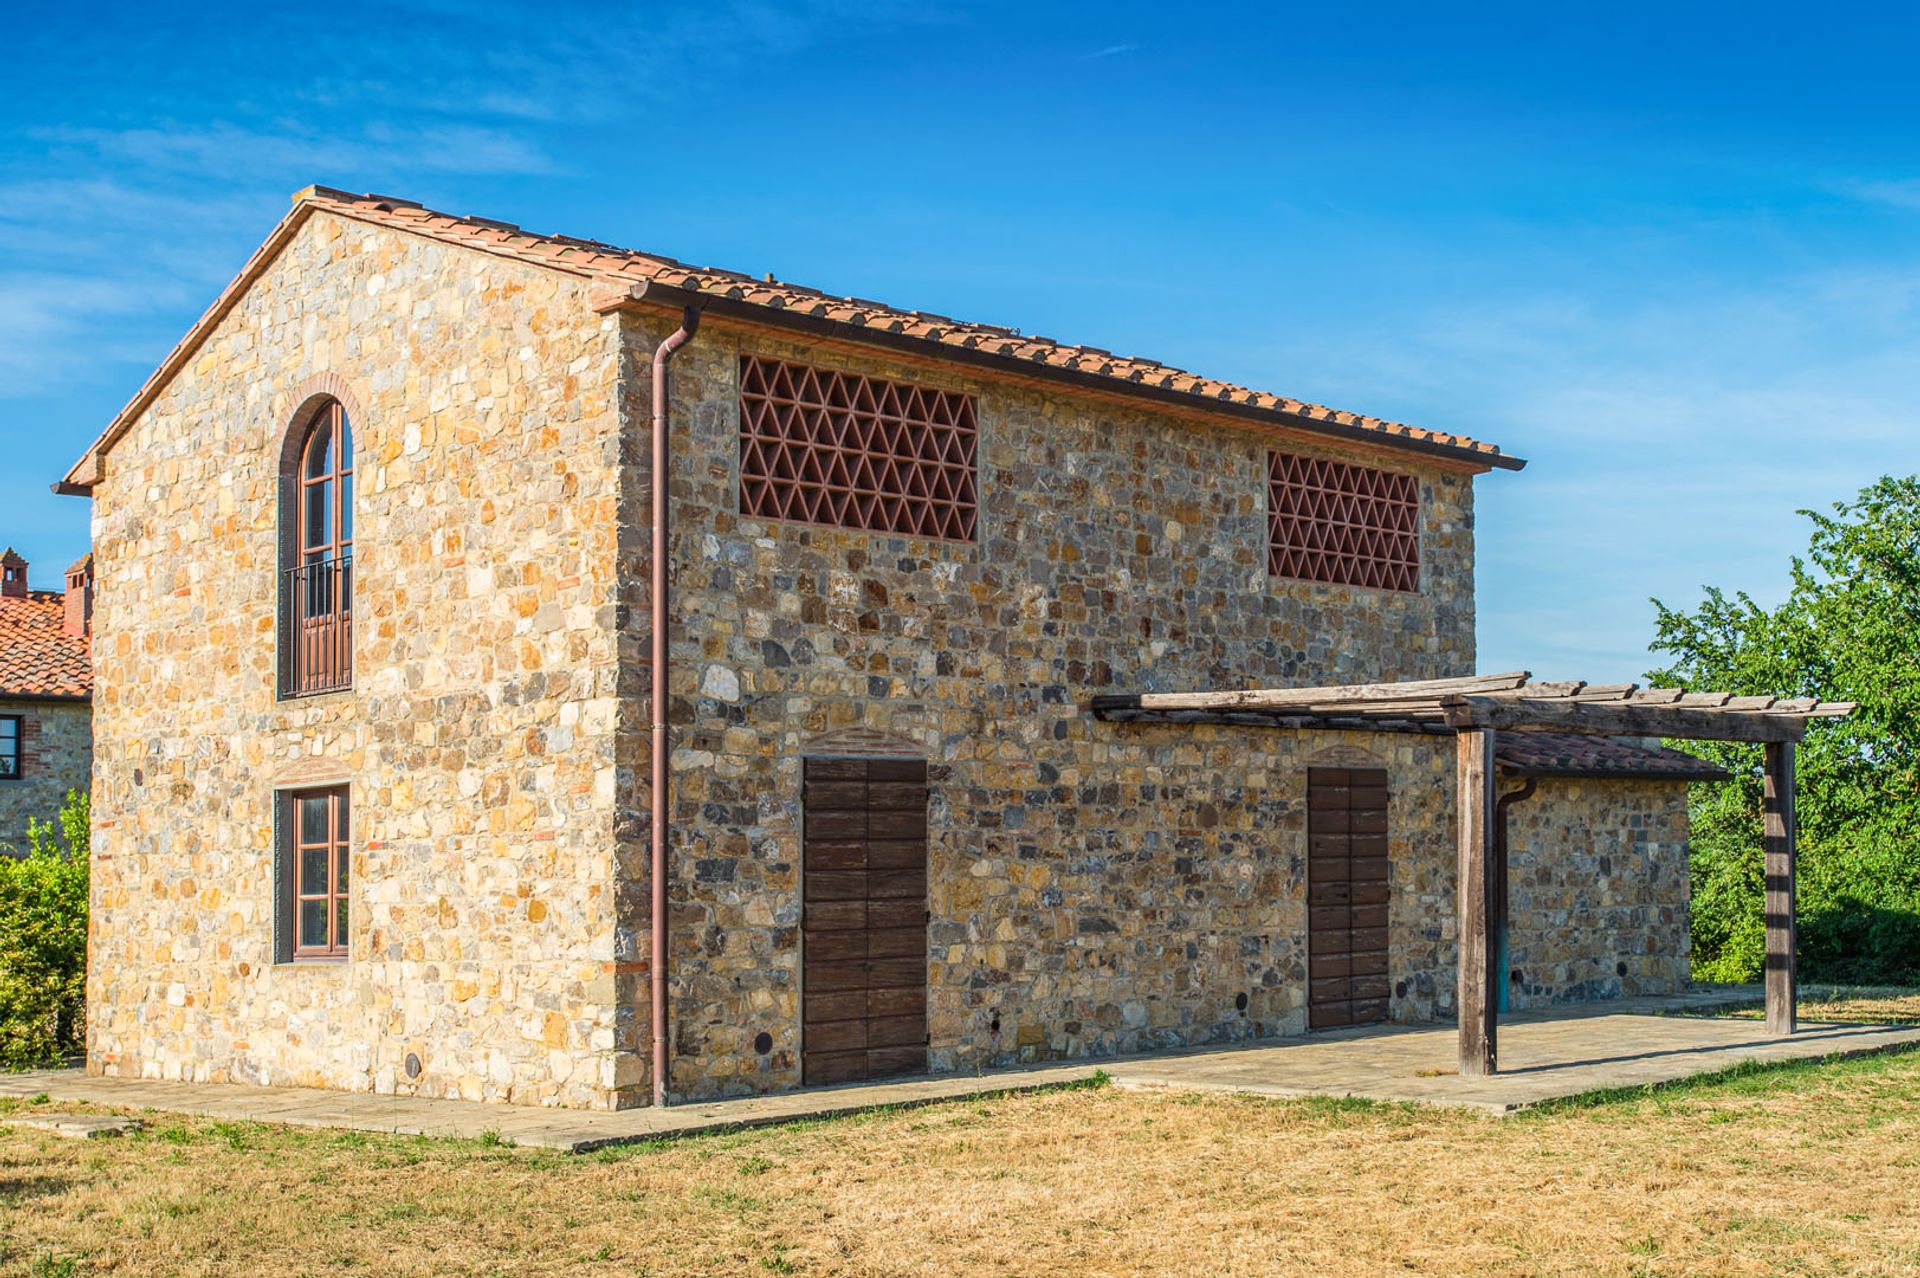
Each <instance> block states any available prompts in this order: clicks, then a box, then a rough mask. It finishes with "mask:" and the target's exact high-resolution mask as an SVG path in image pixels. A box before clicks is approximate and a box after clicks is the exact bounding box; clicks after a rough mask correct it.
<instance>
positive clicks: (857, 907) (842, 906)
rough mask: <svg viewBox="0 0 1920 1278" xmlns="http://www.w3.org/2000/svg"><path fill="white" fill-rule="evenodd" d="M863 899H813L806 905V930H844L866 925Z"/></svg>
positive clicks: (867, 910) (866, 918) (866, 911)
mask: <svg viewBox="0 0 1920 1278" xmlns="http://www.w3.org/2000/svg"><path fill="white" fill-rule="evenodd" d="M869 914H870V911H869V909H868V907H867V903H866V902H865V901H813V902H810V903H808V905H807V914H806V927H807V931H808V932H844V931H850V930H852V929H855V928H864V927H866V926H867V922H868V917H869Z"/></svg>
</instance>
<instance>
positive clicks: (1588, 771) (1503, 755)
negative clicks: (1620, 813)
mask: <svg viewBox="0 0 1920 1278" xmlns="http://www.w3.org/2000/svg"><path fill="white" fill-rule="evenodd" d="M1493 757H1494V760H1495V761H1496V762H1497V763H1499V764H1500V766H1501V767H1503V768H1505V769H1507V770H1508V771H1509V772H1517V773H1522V774H1533V775H1544V776H1554V775H1558V776H1579V777H1609V776H1611V777H1623V778H1645V779H1657V780H1664V779H1672V780H1675V781H1724V780H1725V779H1726V778H1727V775H1728V774H1727V773H1726V772H1725V771H1724V770H1723V769H1721V768H1718V767H1716V766H1714V765H1713V764H1711V763H1708V762H1706V761H1705V760H1704V759H1696V758H1694V757H1693V756H1692V755H1690V754H1687V753H1685V752H1684V751H1681V750H1670V749H1667V748H1666V747H1664V746H1660V747H1648V746H1640V745H1629V744H1628V743H1627V742H1625V741H1620V740H1617V739H1615V738H1613V737H1589V736H1581V735H1577V734H1573V733H1560V732H1503V733H1501V734H1500V739H1499V740H1498V741H1497V742H1495V743H1494V747H1493Z"/></svg>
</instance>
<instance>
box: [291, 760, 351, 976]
mask: <svg viewBox="0 0 1920 1278" xmlns="http://www.w3.org/2000/svg"><path fill="white" fill-rule="evenodd" d="M315 800H325V801H326V803H327V833H326V835H325V837H324V840H323V841H321V842H317V843H315V842H308V841H305V840H304V839H303V837H302V834H303V830H302V823H301V819H300V818H301V805H302V804H303V803H306V802H311V801H315ZM274 803H275V812H274V827H275V829H274V845H275V846H274V861H275V866H274V897H275V909H274V917H275V929H274V930H275V937H274V949H275V956H274V957H275V959H276V961H278V962H281V963H344V962H346V961H347V960H348V958H350V957H351V948H352V947H351V936H350V932H351V927H350V923H351V919H352V913H353V906H352V895H351V893H352V877H353V876H352V875H351V874H350V873H349V866H350V862H351V859H352V855H353V828H352V827H353V801H352V796H351V793H350V787H348V786H344V785H330V786H316V787H312V788H309V789H302V790H281V791H278V792H276V794H275V796H274ZM322 848H324V849H325V850H326V853H327V857H326V862H327V881H326V883H325V884H322V885H318V886H317V887H316V885H313V884H309V883H307V882H305V877H304V870H305V867H304V864H303V862H304V861H305V855H304V854H305V853H307V852H309V851H312V850H315V849H322ZM312 901H322V902H325V905H324V911H325V914H324V917H325V918H326V922H327V936H326V941H325V942H324V943H323V944H320V945H307V944H303V942H302V937H301V935H300V907H301V905H302V904H303V903H307V902H312Z"/></svg>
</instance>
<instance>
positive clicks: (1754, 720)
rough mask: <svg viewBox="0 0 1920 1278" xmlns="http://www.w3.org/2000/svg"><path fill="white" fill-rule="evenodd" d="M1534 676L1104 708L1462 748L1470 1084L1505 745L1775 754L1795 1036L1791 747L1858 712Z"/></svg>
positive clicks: (1785, 1016)
mask: <svg viewBox="0 0 1920 1278" xmlns="http://www.w3.org/2000/svg"><path fill="white" fill-rule="evenodd" d="M1530 678H1531V676H1530V675H1529V674H1528V673H1527V672H1526V671H1524V670H1522V671H1515V672H1512V673H1509V674H1498V675H1476V676H1472V677H1469V678H1462V679H1426V680H1419V681H1415V682H1407V683H1372V684H1343V685H1337V686H1334V687H1327V688H1255V689H1247V690H1241V691H1229V692H1167V693H1156V692H1146V693H1135V694H1129V695H1121V696H1103V697H1095V698H1094V699H1093V702H1092V704H1091V706H1090V707H1089V708H1090V709H1091V710H1092V712H1093V714H1094V715H1095V716H1096V717H1097V718H1100V719H1103V720H1106V721H1108V722H1114V723H1196V724H1197V723H1208V724H1232V725H1238V726H1242V727H1261V728H1292V729H1305V728H1319V729H1329V728H1331V729H1346V730H1357V731H1364V732H1415V733H1428V734H1433V735H1448V734H1451V735H1452V736H1453V738H1454V741H1455V758H1456V764H1455V766H1456V769H1457V772H1458V777H1459V793H1460V812H1459V855H1460V875H1459V880H1458V908H1459V923H1460V930H1459V938H1460V939H1459V951H1460V960H1459V1013H1460V1072H1461V1074H1463V1075H1486V1074H1492V1073H1495V1072H1497V1071H1498V1068H1499V1053H1498V1007H1499V1004H1498V1001H1497V998H1496V992H1497V990H1498V988H1499V986H1498V982H1499V979H1500V973H1499V971H1498V962H1499V956H1498V951H1497V947H1496V946H1495V944H1494V942H1493V937H1492V935H1491V920H1493V919H1495V918H1497V917H1498V914H1499V908H1498V902H1496V901H1495V900H1494V899H1493V890H1494V885H1495V883H1496V882H1497V881H1498V875H1497V873H1496V869H1497V867H1496V861H1495V858H1496V855H1497V848H1496V843H1497V838H1496V829H1495V823H1494V822H1495V817H1494V812H1495V808H1494V803H1495V794H1494V763H1493V750H1494V734H1495V733H1497V732H1560V733H1579V734H1584V735H1589V736H1604V737H1678V738H1686V739H1690V740H1696V741H1752V742H1760V743H1761V744H1762V745H1763V746H1764V747H1765V752H1766V777H1765V783H1766V784H1765V804H1764V810H1765V828H1764V831H1763V836H1764V844H1765V855H1766V928H1767V953H1766V989H1767V1030H1768V1032H1769V1033H1771V1034H1777V1035H1786V1034H1791V1033H1793V1031H1794V999H1795V984H1794V967H1793V951H1794V857H1795V844H1796V831H1795V823H1794V813H1793V755H1794V745H1795V743H1796V742H1798V741H1799V740H1800V739H1801V738H1802V737H1804V736H1805V735H1806V733H1807V724H1808V723H1809V722H1810V721H1811V720H1813V719H1818V718H1832V717H1838V716H1841V715H1845V714H1847V713H1849V712H1850V711H1851V710H1852V709H1853V703H1852V702H1847V701H1816V700H1814V699H1812V698H1807V697H1801V698H1781V697H1753V696H1734V695H1732V694H1729V693H1721V692H1686V691H1683V690H1681V689H1679V688H1641V687H1639V686H1638V685H1636V684H1630V683H1623V684H1589V683H1582V682H1579V681H1568V682H1561V683H1531V682H1529V680H1530Z"/></svg>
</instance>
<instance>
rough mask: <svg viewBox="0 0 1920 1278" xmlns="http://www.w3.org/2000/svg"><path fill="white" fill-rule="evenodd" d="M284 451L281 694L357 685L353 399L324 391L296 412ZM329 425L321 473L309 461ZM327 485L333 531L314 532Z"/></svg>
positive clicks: (338, 689)
mask: <svg viewBox="0 0 1920 1278" xmlns="http://www.w3.org/2000/svg"><path fill="white" fill-rule="evenodd" d="M294 421H295V425H294V427H293V429H291V430H289V431H288V432H287V437H286V441H285V443H284V445H283V446H282V449H281V455H280V583H279V639H278V644H279V653H278V664H279V695H280V699H281V700H283V701H285V700H293V699H295V698H300V697H311V696H319V695H323V694H325V693H330V692H341V691H345V690H347V689H350V688H351V687H352V686H353V575H354V574H353V549H354V540H353V484H354V478H355V470H354V457H353V451H354V450H353V422H352V419H351V417H350V416H349V414H348V412H347V408H346V405H345V404H344V403H342V402H341V401H340V400H339V399H336V398H334V397H332V396H330V395H323V396H318V397H316V398H315V399H314V400H311V401H309V402H308V404H307V405H306V406H305V407H303V409H302V411H301V413H300V414H299V415H298V416H297V417H296V418H295V419H294ZM323 429H324V430H325V432H326V447H327V456H326V458H325V459H324V460H323V463H322V466H321V469H320V471H319V473H317V474H310V473H309V470H310V466H309V462H310V460H311V459H312V456H313V450H314V445H315V442H316V440H317V438H318V436H319V433H320V432H321V431H322V430H323ZM323 487H324V488H325V489H326V496H325V498H324V500H325V502H326V519H325V529H324V531H325V537H324V539H323V540H314V539H312V538H311V537H310V533H311V531H312V530H311V529H310V528H309V526H308V511H307V502H308V497H309V494H310V493H311V492H312V491H313V490H315V489H318V488H323Z"/></svg>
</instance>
